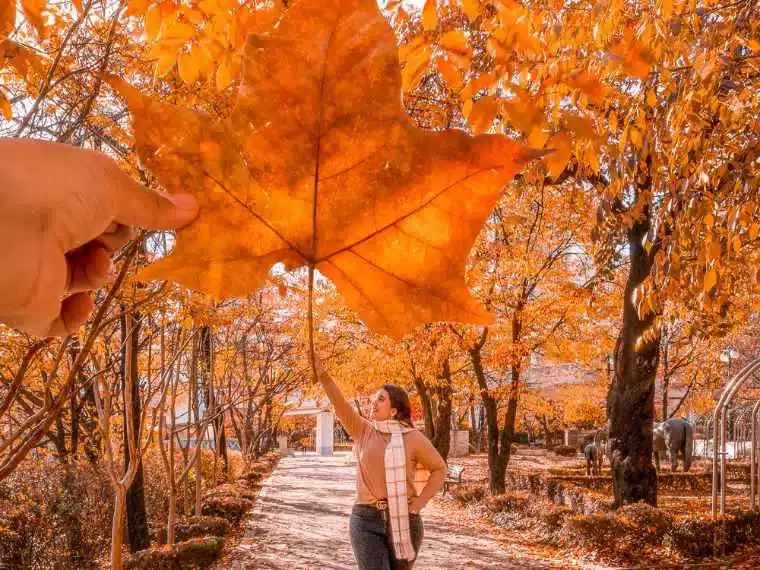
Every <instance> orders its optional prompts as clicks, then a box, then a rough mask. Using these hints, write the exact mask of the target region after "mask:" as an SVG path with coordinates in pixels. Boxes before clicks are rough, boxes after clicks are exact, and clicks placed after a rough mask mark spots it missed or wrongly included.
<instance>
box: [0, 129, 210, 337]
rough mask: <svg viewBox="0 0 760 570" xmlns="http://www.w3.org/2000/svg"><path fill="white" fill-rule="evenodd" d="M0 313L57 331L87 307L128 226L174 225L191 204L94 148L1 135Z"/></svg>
mask: <svg viewBox="0 0 760 570" xmlns="http://www.w3.org/2000/svg"><path fill="white" fill-rule="evenodd" d="M0 203H2V210H0V322H4V323H5V324H7V325H9V326H12V327H15V328H18V329H20V330H22V331H25V332H28V333H31V334H36V335H40V336H60V335H65V334H68V333H70V332H72V331H73V330H75V329H76V328H78V327H79V326H81V325H82V324H84V323H85V322H86V320H87V318H88V317H89V315H90V313H91V312H92V309H93V301H92V298H91V297H90V294H89V291H91V290H94V289H97V288H99V287H101V286H102V285H103V284H104V283H105V280H106V278H107V276H108V273H109V271H110V269H111V263H112V262H111V254H112V253H113V252H114V251H116V250H117V249H118V248H120V247H121V246H122V245H124V244H125V243H126V242H127V241H128V240H129V239H131V237H132V236H133V233H134V232H133V229H132V228H133V227H134V226H140V227H145V228H151V229H173V228H179V227H182V226H184V225H186V224H188V223H189V222H190V221H192V219H193V218H195V216H196V215H197V213H198V205H197V202H196V201H195V199H194V198H193V197H192V196H190V195H186V194H174V195H171V196H170V195H162V194H158V193H157V192H153V191H151V190H148V189H146V188H143V187H142V186H140V185H139V184H137V183H136V182H135V181H134V180H132V179H131V178H130V177H129V176H128V175H127V174H126V173H124V172H123V171H122V170H121V169H120V168H119V167H118V166H117V164H116V163H115V162H114V161H113V160H111V159H110V158H108V157H107V156H106V155H104V154H101V153H99V152H95V151H90V150H84V149H80V148H76V147H72V146H68V145H63V144H58V143H51V142H45V141H33V140H22V139H0Z"/></svg>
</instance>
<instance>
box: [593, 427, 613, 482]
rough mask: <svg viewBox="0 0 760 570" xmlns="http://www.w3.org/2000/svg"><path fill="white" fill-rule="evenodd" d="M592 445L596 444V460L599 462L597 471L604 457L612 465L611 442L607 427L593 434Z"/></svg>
mask: <svg viewBox="0 0 760 570" xmlns="http://www.w3.org/2000/svg"><path fill="white" fill-rule="evenodd" d="M594 445H595V446H596V460H597V461H598V462H599V471H600V472H601V470H602V465H603V464H604V458H605V457H606V458H607V461H609V462H610V466H612V450H611V447H612V442H611V441H610V435H609V430H608V429H607V428H602V429H600V430H598V431H597V432H596V433H595V434H594Z"/></svg>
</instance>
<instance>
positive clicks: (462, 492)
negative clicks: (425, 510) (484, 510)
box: [451, 485, 486, 506]
mask: <svg viewBox="0 0 760 570" xmlns="http://www.w3.org/2000/svg"><path fill="white" fill-rule="evenodd" d="M485 496H486V488H485V487H484V486H483V485H457V486H456V487H455V488H454V489H453V490H452V491H451V497H452V498H453V499H454V500H455V501H456V502H457V503H458V504H460V505H462V506H464V505H468V504H470V503H477V502H479V501H482V500H483V498H484V497H485Z"/></svg>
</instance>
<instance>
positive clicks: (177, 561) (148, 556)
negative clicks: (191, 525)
mask: <svg viewBox="0 0 760 570" xmlns="http://www.w3.org/2000/svg"><path fill="white" fill-rule="evenodd" d="M222 545H223V541H222V539H221V538H219V537H216V536H206V537H203V538H193V539H191V540H188V541H186V542H179V543H177V544H175V545H174V547H172V548H168V547H166V546H160V547H157V548H149V549H148V550H141V551H140V552H137V553H135V554H133V555H132V556H130V557H128V559H127V561H126V564H125V565H124V567H125V568H126V569H127V570H193V569H195V570H200V569H202V568H206V567H207V566H208V565H209V564H211V563H212V562H213V561H214V560H215V559H216V558H217V557H218V556H219V553H220V552H221V551H222Z"/></svg>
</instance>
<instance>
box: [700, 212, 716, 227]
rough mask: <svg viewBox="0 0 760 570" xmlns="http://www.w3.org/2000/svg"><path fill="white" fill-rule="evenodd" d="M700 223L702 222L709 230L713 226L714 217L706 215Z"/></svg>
mask: <svg viewBox="0 0 760 570" xmlns="http://www.w3.org/2000/svg"><path fill="white" fill-rule="evenodd" d="M702 222H704V224H705V225H706V226H707V227H708V228H711V227H713V226H714V225H715V216H713V215H712V214H707V215H706V216H705V217H704V218H702Z"/></svg>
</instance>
